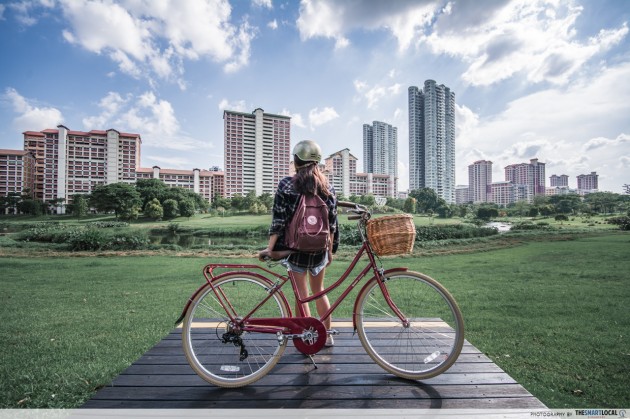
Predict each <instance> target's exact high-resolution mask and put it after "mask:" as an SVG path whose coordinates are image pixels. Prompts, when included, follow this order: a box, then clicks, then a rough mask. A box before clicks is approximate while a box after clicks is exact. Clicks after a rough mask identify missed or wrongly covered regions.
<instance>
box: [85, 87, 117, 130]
mask: <svg viewBox="0 0 630 419" xmlns="http://www.w3.org/2000/svg"><path fill="white" fill-rule="evenodd" d="M127 103H128V99H124V98H123V97H122V96H120V94H119V93H116V92H109V93H108V94H107V96H105V97H104V98H102V99H101V100H100V101H99V103H98V107H99V108H101V109H102V112H101V114H100V115H96V116H90V117H87V118H83V127H84V128H85V129H86V130H88V131H90V130H93V129H104V128H105V127H107V124H109V123H111V120H112V118H113V117H115V116H116V115H118V114H119V112H120V110H121V109H122V107H123V106H124V105H126V104H127Z"/></svg>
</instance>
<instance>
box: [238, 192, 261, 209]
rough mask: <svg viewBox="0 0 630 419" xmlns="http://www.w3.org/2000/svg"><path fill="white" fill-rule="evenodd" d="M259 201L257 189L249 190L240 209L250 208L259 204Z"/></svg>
mask: <svg viewBox="0 0 630 419" xmlns="http://www.w3.org/2000/svg"><path fill="white" fill-rule="evenodd" d="M257 203H258V198H257V197H256V191H255V190H253V189H252V190H251V191H249V192H247V195H245V197H244V198H243V203H242V206H241V208H240V209H242V210H244V209H247V210H249V209H250V208H251V207H252V205H254V204H257Z"/></svg>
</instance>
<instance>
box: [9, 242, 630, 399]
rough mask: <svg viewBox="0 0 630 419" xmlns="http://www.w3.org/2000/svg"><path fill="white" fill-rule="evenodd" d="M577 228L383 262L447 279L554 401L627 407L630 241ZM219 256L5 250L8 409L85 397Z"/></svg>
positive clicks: (515, 364)
mask: <svg viewBox="0 0 630 419" xmlns="http://www.w3.org/2000/svg"><path fill="white" fill-rule="evenodd" d="M566 237H569V236H566ZM570 237H571V239H570V240H562V241H559V240H550V239H549V238H548V237H547V238H543V239H540V240H537V239H535V236H531V237H530V238H529V239H528V240H523V242H522V243H521V244H520V245H518V246H516V247H510V248H505V249H499V250H488V249H486V251H478V252H474V253H467V254H451V255H449V254H446V255H441V256H433V257H404V258H391V259H385V260H384V262H385V266H386V267H391V266H400V265H404V266H408V267H409V268H410V269H413V270H418V271H422V272H424V273H426V274H428V275H430V276H433V277H434V278H436V279H438V280H439V281H440V282H442V283H443V284H444V285H445V286H446V287H447V288H448V289H449V290H451V292H452V293H453V295H454V296H455V298H456V299H457V300H458V302H459V304H460V307H461V309H462V312H463V313H464V318H465V321H466V327H467V329H466V337H467V339H468V340H469V341H470V342H471V343H473V344H474V345H475V346H477V347H478V348H479V349H481V350H482V351H483V352H484V353H486V354H487V355H488V356H490V358H492V359H493V360H494V361H495V362H496V363H497V364H498V365H499V366H501V367H502V368H503V369H505V370H506V371H507V372H508V373H509V374H510V375H511V376H512V377H514V378H515V379H516V380H517V381H518V382H519V383H521V384H523V385H524V386H525V387H526V388H527V389H528V390H529V391H530V392H532V393H533V394H534V395H535V396H537V397H538V398H540V399H541V400H542V401H543V403H545V404H546V405H547V406H549V407H555V408H564V407H620V406H628V405H630V394H629V393H628V391H627V377H628V376H630V367H629V365H630V352H629V350H628V347H629V344H630V339H629V338H628V330H630V313H629V312H628V310H627V301H629V300H630V274H628V272H630V260H629V259H628V257H627V256H628V248H629V247H628V245H629V244H630V236H628V234H622V233H608V234H600V235H591V236H588V237H581V238H578V237H579V236H576V235H573V236H570ZM480 250H483V249H480ZM75 256H76V255H75ZM221 258H222V259H223V260H224V259H225V257H221ZM211 260H212V258H202V257H174V256H126V257H120V256H107V257H106V256H101V257H71V256H69V257H55V258H50V257H11V258H9V257H4V258H0V271H1V272H2V277H1V279H0V287H1V289H2V291H1V293H0V313H1V315H2V319H3V323H2V328H0V351H1V352H2V354H3V356H2V359H1V360H0V375H1V376H2V381H1V382H0V408H15V407H26V408H34V407H65V408H67V407H76V406H80V405H81V404H82V403H83V402H84V401H85V400H87V399H88V398H89V397H90V396H91V395H92V394H93V393H94V392H95V391H96V390H97V389H99V388H100V387H102V386H104V385H107V384H108V383H109V382H111V380H112V379H113V378H114V377H115V376H116V375H117V374H118V373H120V372H121V371H122V370H123V369H124V368H126V367H127V366H128V365H130V364H131V363H132V362H133V361H134V360H135V359H137V358H138V357H140V356H141V355H142V354H143V353H144V352H145V351H146V350H148V349H149V348H151V347H152V346H153V345H154V344H155V343H157V342H158V341H159V340H160V339H161V338H162V337H163V336H164V335H165V334H167V333H168V332H169V331H170V330H172V328H173V322H174V320H175V319H176V318H177V317H178V316H179V314H180V310H181V308H182V307H183V305H184V303H185V301H186V299H187V298H188V296H189V295H190V294H191V293H192V292H193V291H194V290H195V289H196V288H197V286H198V285H200V284H201V283H202V281H203V278H202V276H201V274H200V273H201V269H202V267H203V265H204V264H206V263H208V262H210V261H211ZM214 260H216V258H215V259H214ZM232 260H233V261H235V262H237V261H239V260H240V261H247V262H251V259H232ZM344 262H347V257H341V258H339V259H338V260H337V261H336V262H335V263H333V265H332V266H331V269H330V270H329V275H328V277H329V278H332V277H334V276H335V275H339V274H340V273H341V271H342V270H343V267H344ZM350 301H351V300H350ZM340 309H341V311H340V312H339V313H338V314H337V316H338V317H348V316H350V313H351V310H352V307H351V305H350V303H348V304H345V305H343V306H341V307H340Z"/></svg>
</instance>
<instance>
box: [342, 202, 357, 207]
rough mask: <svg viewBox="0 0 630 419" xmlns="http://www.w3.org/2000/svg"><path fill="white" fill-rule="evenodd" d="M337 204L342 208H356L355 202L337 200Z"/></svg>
mask: <svg viewBox="0 0 630 419" xmlns="http://www.w3.org/2000/svg"><path fill="white" fill-rule="evenodd" d="M337 206H338V207H344V208H356V207H357V204H355V203H354V202H346V201H337Z"/></svg>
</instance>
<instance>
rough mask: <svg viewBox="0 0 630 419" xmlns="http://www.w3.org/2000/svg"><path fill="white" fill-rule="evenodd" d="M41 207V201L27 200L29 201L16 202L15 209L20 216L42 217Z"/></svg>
mask: <svg viewBox="0 0 630 419" xmlns="http://www.w3.org/2000/svg"><path fill="white" fill-rule="evenodd" d="M42 206H43V202H42V201H37V200H35V199H30V198H29V199H23V200H22V201H20V202H18V204H17V209H18V211H20V212H21V213H22V214H28V215H33V216H37V215H42Z"/></svg>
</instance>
